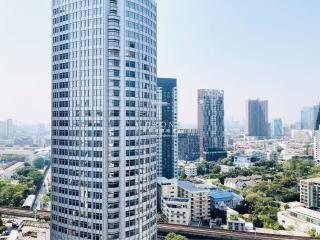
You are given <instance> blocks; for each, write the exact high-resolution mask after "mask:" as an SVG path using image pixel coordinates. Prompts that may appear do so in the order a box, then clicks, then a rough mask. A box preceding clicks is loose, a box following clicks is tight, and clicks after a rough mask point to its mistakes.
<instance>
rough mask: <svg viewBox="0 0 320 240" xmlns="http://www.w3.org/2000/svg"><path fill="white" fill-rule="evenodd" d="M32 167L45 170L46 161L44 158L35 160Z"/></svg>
mask: <svg viewBox="0 0 320 240" xmlns="http://www.w3.org/2000/svg"><path fill="white" fill-rule="evenodd" d="M32 165H33V166H34V167H35V168H36V169H43V168H44V166H45V161H44V159H43V158H42V157H36V158H35V159H33V161H32Z"/></svg>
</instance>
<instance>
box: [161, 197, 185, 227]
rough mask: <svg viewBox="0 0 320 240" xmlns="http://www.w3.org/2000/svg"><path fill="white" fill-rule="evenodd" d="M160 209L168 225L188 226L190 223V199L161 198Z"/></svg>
mask: <svg viewBox="0 0 320 240" xmlns="http://www.w3.org/2000/svg"><path fill="white" fill-rule="evenodd" d="M161 209H162V213H163V214H164V215H165V216H166V217H167V220H168V223H170V224H180V225H189V224H190V222H191V199H188V198H179V197H177V198H171V197H162V198H161Z"/></svg>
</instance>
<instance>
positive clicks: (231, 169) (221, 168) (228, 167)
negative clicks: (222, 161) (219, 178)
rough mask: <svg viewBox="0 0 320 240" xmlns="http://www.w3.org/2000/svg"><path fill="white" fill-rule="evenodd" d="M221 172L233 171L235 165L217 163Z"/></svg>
mask: <svg viewBox="0 0 320 240" xmlns="http://www.w3.org/2000/svg"><path fill="white" fill-rule="evenodd" d="M219 166H220V172H221V173H228V172H231V171H233V170H234V169H235V168H236V167H235V166H228V165H219Z"/></svg>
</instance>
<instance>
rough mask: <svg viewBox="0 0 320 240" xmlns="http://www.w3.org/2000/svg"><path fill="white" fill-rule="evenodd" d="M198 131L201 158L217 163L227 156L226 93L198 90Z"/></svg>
mask: <svg viewBox="0 0 320 240" xmlns="http://www.w3.org/2000/svg"><path fill="white" fill-rule="evenodd" d="M198 130H199V139H200V157H201V158H202V159H204V160H207V161H217V160H218V159H220V158H224V157H226V156H227V152H226V151H225V148H224V92H223V91H222V90H212V89H200V90H198Z"/></svg>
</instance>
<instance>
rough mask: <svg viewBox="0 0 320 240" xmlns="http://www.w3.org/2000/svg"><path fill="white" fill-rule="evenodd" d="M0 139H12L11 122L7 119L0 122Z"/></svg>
mask: <svg viewBox="0 0 320 240" xmlns="http://www.w3.org/2000/svg"><path fill="white" fill-rule="evenodd" d="M0 138H3V139H12V138H13V120H12V119H8V120H6V121H1V122H0Z"/></svg>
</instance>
